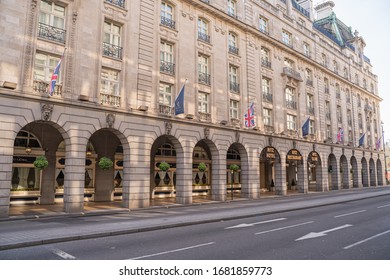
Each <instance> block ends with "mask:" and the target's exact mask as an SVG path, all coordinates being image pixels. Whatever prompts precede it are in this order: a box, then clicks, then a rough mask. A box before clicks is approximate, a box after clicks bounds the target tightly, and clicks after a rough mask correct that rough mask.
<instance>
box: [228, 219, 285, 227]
mask: <svg viewBox="0 0 390 280" xmlns="http://www.w3.org/2000/svg"><path fill="white" fill-rule="evenodd" d="M283 220H286V218H278V219H273V220H267V221H261V222H257V223H252V224H239V225H236V226H231V227H227V228H225V229H233V228H243V227H253V226H254V225H260V224H266V223H272V222H278V221H283Z"/></svg>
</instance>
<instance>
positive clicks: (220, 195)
mask: <svg viewBox="0 0 390 280" xmlns="http://www.w3.org/2000/svg"><path fill="white" fill-rule="evenodd" d="M212 163H213V164H212V167H211V168H212V184H211V189H212V191H211V193H212V199H213V200H217V201H225V200H226V187H227V185H226V150H219V151H218V157H215V156H214V155H213V159H212Z"/></svg>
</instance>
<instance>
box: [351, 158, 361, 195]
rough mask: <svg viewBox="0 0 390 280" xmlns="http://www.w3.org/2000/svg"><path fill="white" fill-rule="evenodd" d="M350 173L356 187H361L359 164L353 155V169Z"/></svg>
mask: <svg viewBox="0 0 390 280" xmlns="http://www.w3.org/2000/svg"><path fill="white" fill-rule="evenodd" d="M350 174H351V177H352V186H353V187H354V188H358V187H359V170H358V164H357V160H356V157H355V156H352V157H351V169H350Z"/></svg>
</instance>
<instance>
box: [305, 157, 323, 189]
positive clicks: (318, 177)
mask: <svg viewBox="0 0 390 280" xmlns="http://www.w3.org/2000/svg"><path fill="white" fill-rule="evenodd" d="M307 177H308V182H309V191H317V192H321V191H322V190H323V186H322V163H321V157H320V155H319V154H318V153H317V152H315V151H312V152H311V153H310V154H309V156H308V157H307Z"/></svg>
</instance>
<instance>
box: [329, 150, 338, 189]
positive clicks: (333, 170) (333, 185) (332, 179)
mask: <svg viewBox="0 0 390 280" xmlns="http://www.w3.org/2000/svg"><path fill="white" fill-rule="evenodd" d="M338 174H339V172H338V170H337V159H336V156H335V155H334V154H330V155H329V157H328V182H329V190H338V188H339V185H338V180H339V176H338Z"/></svg>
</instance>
